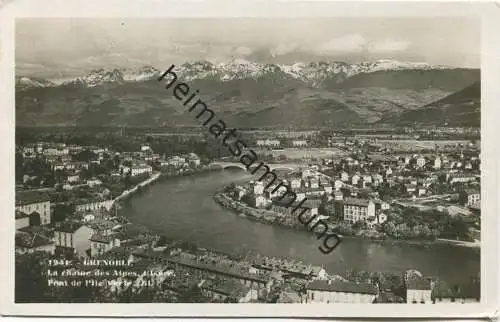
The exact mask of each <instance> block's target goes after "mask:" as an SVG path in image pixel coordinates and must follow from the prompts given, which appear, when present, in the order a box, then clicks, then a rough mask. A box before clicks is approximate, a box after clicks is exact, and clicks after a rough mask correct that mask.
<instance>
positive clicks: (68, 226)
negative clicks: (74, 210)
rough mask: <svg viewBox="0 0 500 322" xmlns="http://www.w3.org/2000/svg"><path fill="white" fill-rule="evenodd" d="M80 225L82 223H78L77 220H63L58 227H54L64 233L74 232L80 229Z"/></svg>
mask: <svg viewBox="0 0 500 322" xmlns="http://www.w3.org/2000/svg"><path fill="white" fill-rule="evenodd" d="M82 226H83V224H82V223H79V222H73V221H65V222H63V223H61V225H60V226H59V227H56V228H55V231H61V232H64V233H74V232H75V231H77V230H78V229H80V227H82Z"/></svg>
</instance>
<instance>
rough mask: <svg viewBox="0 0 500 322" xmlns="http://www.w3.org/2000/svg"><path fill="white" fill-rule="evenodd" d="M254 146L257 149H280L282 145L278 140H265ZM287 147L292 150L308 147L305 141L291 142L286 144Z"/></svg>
mask: <svg viewBox="0 0 500 322" xmlns="http://www.w3.org/2000/svg"><path fill="white" fill-rule="evenodd" d="M255 145H256V146H257V147H266V148H280V147H282V146H283V145H284V144H283V143H282V142H281V141H280V140H276V139H272V140H271V139H266V140H257V141H255ZM287 146H290V147H292V148H304V147H308V146H309V142H308V141H307V140H291V141H290V142H287Z"/></svg>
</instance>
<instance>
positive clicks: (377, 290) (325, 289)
mask: <svg viewBox="0 0 500 322" xmlns="http://www.w3.org/2000/svg"><path fill="white" fill-rule="evenodd" d="M311 173H314V172H311ZM313 177H314V176H313ZM308 179H310V177H308ZM313 181H314V180H313ZM295 186H296V187H297V188H299V187H302V183H301V184H300V186H298V185H297V183H296V185H295ZM309 186H310V181H309ZM257 187H259V185H257ZM258 189H261V188H260V187H259V188H257V190H258ZM259 191H260V190H258V191H257V192H259ZM29 198H30V199H28V196H23V199H19V200H20V202H19V203H18V204H17V205H16V252H17V253H19V254H24V253H32V252H34V251H45V252H49V253H51V254H59V255H64V256H66V257H73V258H75V257H76V258H81V259H92V260H93V259H105V260H117V261H119V260H123V261H124V262H126V263H127V264H128V265H131V266H128V267H127V272H129V275H124V276H121V275H120V276H112V279H113V280H112V282H110V281H108V282H107V284H106V285H107V286H106V287H107V291H108V292H109V293H110V294H114V295H117V294H120V293H122V292H125V291H126V290H127V289H128V288H129V287H130V288H131V290H132V292H134V293H140V292H143V291H144V290H145V289H147V288H148V287H149V289H151V285H152V284H151V283H153V285H154V286H155V287H154V289H155V290H156V291H162V292H167V293H169V294H170V293H171V294H172V295H173V296H179V295H181V294H182V293H183V292H185V291H186V290H188V289H189V288H190V287H193V286H197V287H198V288H199V289H200V290H201V291H202V294H203V295H204V296H205V297H207V298H210V299H212V301H215V302H217V301H226V302H227V301H230V302H239V303H248V302H263V301H266V297H267V296H268V295H269V294H271V292H272V290H273V288H274V287H275V286H280V287H281V288H282V289H283V290H284V291H283V292H282V293H283V294H281V295H280V297H279V298H280V299H279V300H278V301H284V302H294V303H374V302H377V301H379V302H380V301H383V300H382V299H381V296H382V295H383V294H384V292H385V290H384V287H383V286H381V285H376V284H366V283H357V282H353V281H348V280H345V279H342V278H338V277H332V276H330V275H329V274H328V273H327V272H326V271H325V269H324V268H322V267H316V266H312V265H306V264H302V263H297V262H293V261H290V260H285V259H275V258H267V257H263V258H261V257H259V258H256V259H253V260H250V261H235V260H231V259H228V258H226V257H224V258H222V257H220V258H218V257H216V256H218V255H213V254H212V255H207V254H205V255H199V254H198V255H194V254H190V253H186V252H183V251H182V250H180V249H179V248H177V247H173V246H172V247H169V246H162V247H157V246H156V244H157V242H158V240H159V238H158V236H155V235H151V234H149V233H147V232H146V233H145V232H144V231H142V230H141V229H137V228H136V227H134V226H132V225H130V224H124V223H121V222H118V221H117V217H114V216H112V214H110V212H109V211H108V209H106V208H105V207H104V206H103V207H101V208H100V209H96V208H92V209H78V210H76V213H77V214H78V215H79V218H80V219H79V220H66V221H64V222H62V223H56V224H54V225H52V226H53V227H52V228H49V224H50V211H49V210H48V209H50V201H49V200H47V199H44V198H43V197H42V196H41V195H39V198H38V199H36V198H35V196H29ZM21 200H22V202H21ZM349 202H351V201H346V204H349V205H350V203H349ZM311 206H312V205H311ZM359 207H364V208H363V209H367V210H366V211H359V214H358V215H359V216H360V217H361V216H369V215H368V213H370V212H372V211H374V209H376V207H374V206H373V205H371V204H370V205H364V204H363V205H360V206H359ZM349 209H351V208H349ZM359 209H361V208H359ZM368 209H369V210H368ZM375 211H376V210H375ZM26 212H31V213H32V214H39V218H40V219H38V220H39V223H34V222H30V220H31V221H33V220H34V219H33V218H32V217H33V216H28V217H23V216H22V214H25V213H26ZM349 212H351V210H349ZM355 212H358V210H355ZM25 218H28V219H25ZM73 269H75V270H82V269H84V268H81V267H80V268H79V267H74V268H73ZM132 273H133V274H132ZM68 275H71V274H68ZM297 280H301V281H303V282H304V283H305V284H304V285H305V288H304V290H303V291H290V288H289V287H286V286H287V285H289V284H290V283H293V281H297ZM284 294H286V296H285V295H284ZM477 294H478V293H477V290H476V288H475V287H469V286H468V285H464V286H461V287H460V288H458V289H450V288H446V286H445V284H444V283H442V282H440V283H437V282H434V281H432V280H427V279H422V280H420V281H418V282H417V281H413V280H411V281H410V280H408V281H406V301H407V303H447V302H450V303H451V302H456V303H467V302H473V301H477V296H478V295H477Z"/></svg>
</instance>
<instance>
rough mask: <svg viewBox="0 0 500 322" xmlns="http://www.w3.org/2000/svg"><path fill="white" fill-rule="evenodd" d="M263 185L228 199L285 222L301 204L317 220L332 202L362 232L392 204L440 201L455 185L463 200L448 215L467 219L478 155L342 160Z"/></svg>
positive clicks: (475, 200)
mask: <svg viewBox="0 0 500 322" xmlns="http://www.w3.org/2000/svg"><path fill="white" fill-rule="evenodd" d="M326 173H328V174H326ZM266 179H269V178H268V177H266V178H264V179H263V180H264V181H251V182H249V183H248V184H246V185H239V186H236V187H235V191H233V193H234V195H233V198H234V199H236V200H243V201H245V202H246V203H248V204H249V205H250V206H253V207H255V208H261V209H262V208H265V209H268V210H271V211H273V212H275V213H277V214H281V215H290V216H291V215H292V212H293V211H294V209H295V208H296V207H295V206H297V205H299V204H301V202H302V201H303V200H304V199H306V200H305V201H304V203H303V204H301V206H302V207H304V208H307V209H309V210H308V211H309V212H310V215H312V216H314V215H318V209H319V208H320V206H321V205H325V204H327V203H335V202H337V204H340V205H341V207H339V208H338V210H336V211H338V212H340V214H342V216H343V219H344V221H345V222H348V223H351V224H354V223H357V222H362V223H365V224H366V225H367V226H368V228H374V227H375V226H376V225H380V224H383V223H384V222H386V221H387V218H388V217H387V214H388V212H389V211H390V210H391V207H392V206H391V205H392V204H393V203H394V202H396V203H397V204H398V205H400V204H402V203H401V202H399V201H400V200H410V201H415V200H424V201H425V200H426V199H427V198H429V199H430V198H433V197H435V196H441V195H442V196H445V195H446V194H445V193H444V192H442V191H440V190H438V189H436V186H443V185H444V186H446V189H447V190H449V191H450V192H449V193H451V192H453V195H457V193H456V192H458V191H455V190H453V189H454V187H455V186H457V185H459V186H460V189H461V190H460V191H461V193H462V194H464V193H465V194H466V196H465V197H464V200H466V201H465V202H464V203H463V204H460V205H451V206H450V205H448V206H449V207H452V208H453V209H452V210H453V212H456V209H455V208H457V209H459V208H460V207H462V208H463V209H462V210H463V211H462V212H463V213H464V214H465V213H470V212H469V208H471V209H472V208H479V204H480V199H481V197H480V191H479V186H480V173H479V155H478V154H473V153H469V154H467V155H464V154H463V153H462V154H460V155H458V156H456V157H454V156H451V155H445V154H440V155H426V156H424V155H404V156H385V155H378V156H372V157H370V156H367V157H363V158H355V157H346V158H343V159H342V160H340V162H339V163H338V164H337V165H335V164H334V162H333V160H323V164H322V165H309V166H307V167H302V168H301V169H299V170H296V171H292V172H290V173H288V174H286V175H284V176H282V177H281V178H280V179H279V180H275V181H273V182H272V183H268V181H269V180H268V181H265V180H266ZM382 188H384V189H392V190H393V191H394V193H393V194H392V197H391V198H387V197H385V198H383V197H382V196H381V195H380V194H379V191H380V189H382ZM287 191H288V192H287ZM290 192H293V194H294V197H295V198H294V201H293V203H292V204H290V200H289V198H282V196H284V195H285V194H288V196H290ZM408 198H409V199H408ZM382 199H383V200H382ZM436 207H437V208H436V209H438V210H442V208H443V207H442V205H439V204H438V205H437V206H436ZM449 207H448V208H449ZM464 207H465V208H464ZM448 208H447V211H448V212H450V211H451V210H450V209H448ZM459 210H460V209H459ZM326 215H328V214H323V215H321V214H320V216H319V217H318V218H319V219H327V218H328V216H326ZM323 217H324V218H323ZM336 217H339V213H337V214H336Z"/></svg>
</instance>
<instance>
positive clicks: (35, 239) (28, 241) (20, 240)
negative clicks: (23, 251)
mask: <svg viewBox="0 0 500 322" xmlns="http://www.w3.org/2000/svg"><path fill="white" fill-rule="evenodd" d="M52 243H53V242H52V241H51V240H50V239H48V238H46V237H44V236H41V235H40V234H34V235H30V234H26V233H19V234H16V246H17V247H23V248H36V247H40V246H45V245H50V244H52Z"/></svg>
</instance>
